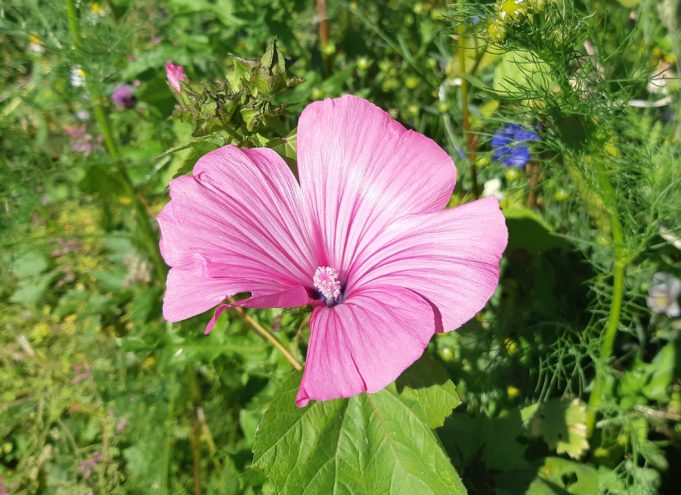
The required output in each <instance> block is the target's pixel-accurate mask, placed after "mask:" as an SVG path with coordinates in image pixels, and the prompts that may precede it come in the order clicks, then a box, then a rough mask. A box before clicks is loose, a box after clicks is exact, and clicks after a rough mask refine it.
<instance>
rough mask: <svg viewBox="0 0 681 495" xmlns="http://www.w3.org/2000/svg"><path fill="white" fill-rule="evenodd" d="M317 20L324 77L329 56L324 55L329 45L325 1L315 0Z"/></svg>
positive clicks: (326, 73)
mask: <svg viewBox="0 0 681 495" xmlns="http://www.w3.org/2000/svg"><path fill="white" fill-rule="evenodd" d="M316 4H317V19H318V21H319V46H320V48H321V50H320V51H321V52H322V64H323V69H324V75H328V74H329V71H330V62H329V56H328V55H327V53H326V45H328V44H329V18H328V17H327V15H326V0H316Z"/></svg>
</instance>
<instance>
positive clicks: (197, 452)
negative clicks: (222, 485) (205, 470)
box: [187, 365, 201, 495]
mask: <svg viewBox="0 0 681 495" xmlns="http://www.w3.org/2000/svg"><path fill="white" fill-rule="evenodd" d="M187 379H188V381H189V395H190V399H191V400H190V403H191V422H192V437H191V447H192V473H193V478H194V495H201V423H200V422H199V416H198V409H199V408H200V407H201V392H200V390H199V381H198V380H197V378H196V370H195V369H194V367H193V366H192V365H189V366H187Z"/></svg>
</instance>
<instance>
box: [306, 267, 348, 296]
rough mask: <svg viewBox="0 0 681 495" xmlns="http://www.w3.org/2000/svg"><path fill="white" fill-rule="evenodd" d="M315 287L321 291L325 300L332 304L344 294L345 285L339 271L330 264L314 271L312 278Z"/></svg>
mask: <svg viewBox="0 0 681 495" xmlns="http://www.w3.org/2000/svg"><path fill="white" fill-rule="evenodd" d="M312 283H313V285H314V288H315V289H316V290H317V291H318V292H319V294H320V296H321V298H322V299H324V302H325V303H326V304H327V305H329V306H332V305H334V304H336V303H337V302H339V301H338V300H339V299H340V297H341V295H342V294H343V286H342V284H341V282H340V280H339V279H338V271H337V270H336V269H335V268H332V267H330V266H320V267H318V268H317V269H316V270H315V272H314V277H313V279H312Z"/></svg>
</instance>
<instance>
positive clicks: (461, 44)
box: [457, 0, 480, 198]
mask: <svg viewBox="0 0 681 495" xmlns="http://www.w3.org/2000/svg"><path fill="white" fill-rule="evenodd" d="M463 2H464V0H460V1H459V7H460V8H462V7H463ZM457 34H458V35H459V39H458V44H457V51H458V58H459V73H460V74H461V76H462V77H461V111H462V114H463V137H464V140H465V141H466V145H467V147H468V161H469V162H470V164H471V182H472V187H473V195H474V196H475V197H476V198H477V197H479V196H480V194H479V191H478V170H477V167H476V166H475V137H474V136H473V135H472V134H471V123H470V114H469V111H468V81H467V80H466V78H465V77H464V76H465V75H466V43H465V35H466V28H465V26H464V23H463V19H460V20H459V25H458V27H457Z"/></svg>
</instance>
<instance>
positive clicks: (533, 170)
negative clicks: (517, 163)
mask: <svg viewBox="0 0 681 495" xmlns="http://www.w3.org/2000/svg"><path fill="white" fill-rule="evenodd" d="M525 169H526V172H527V185H528V186H529V191H528V192H527V207H528V208H529V209H530V210H533V209H535V208H536V207H537V203H538V199H539V194H538V191H537V189H538V187H539V181H540V174H541V169H540V166H539V164H538V163H528V164H527V166H526V167H525Z"/></svg>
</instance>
